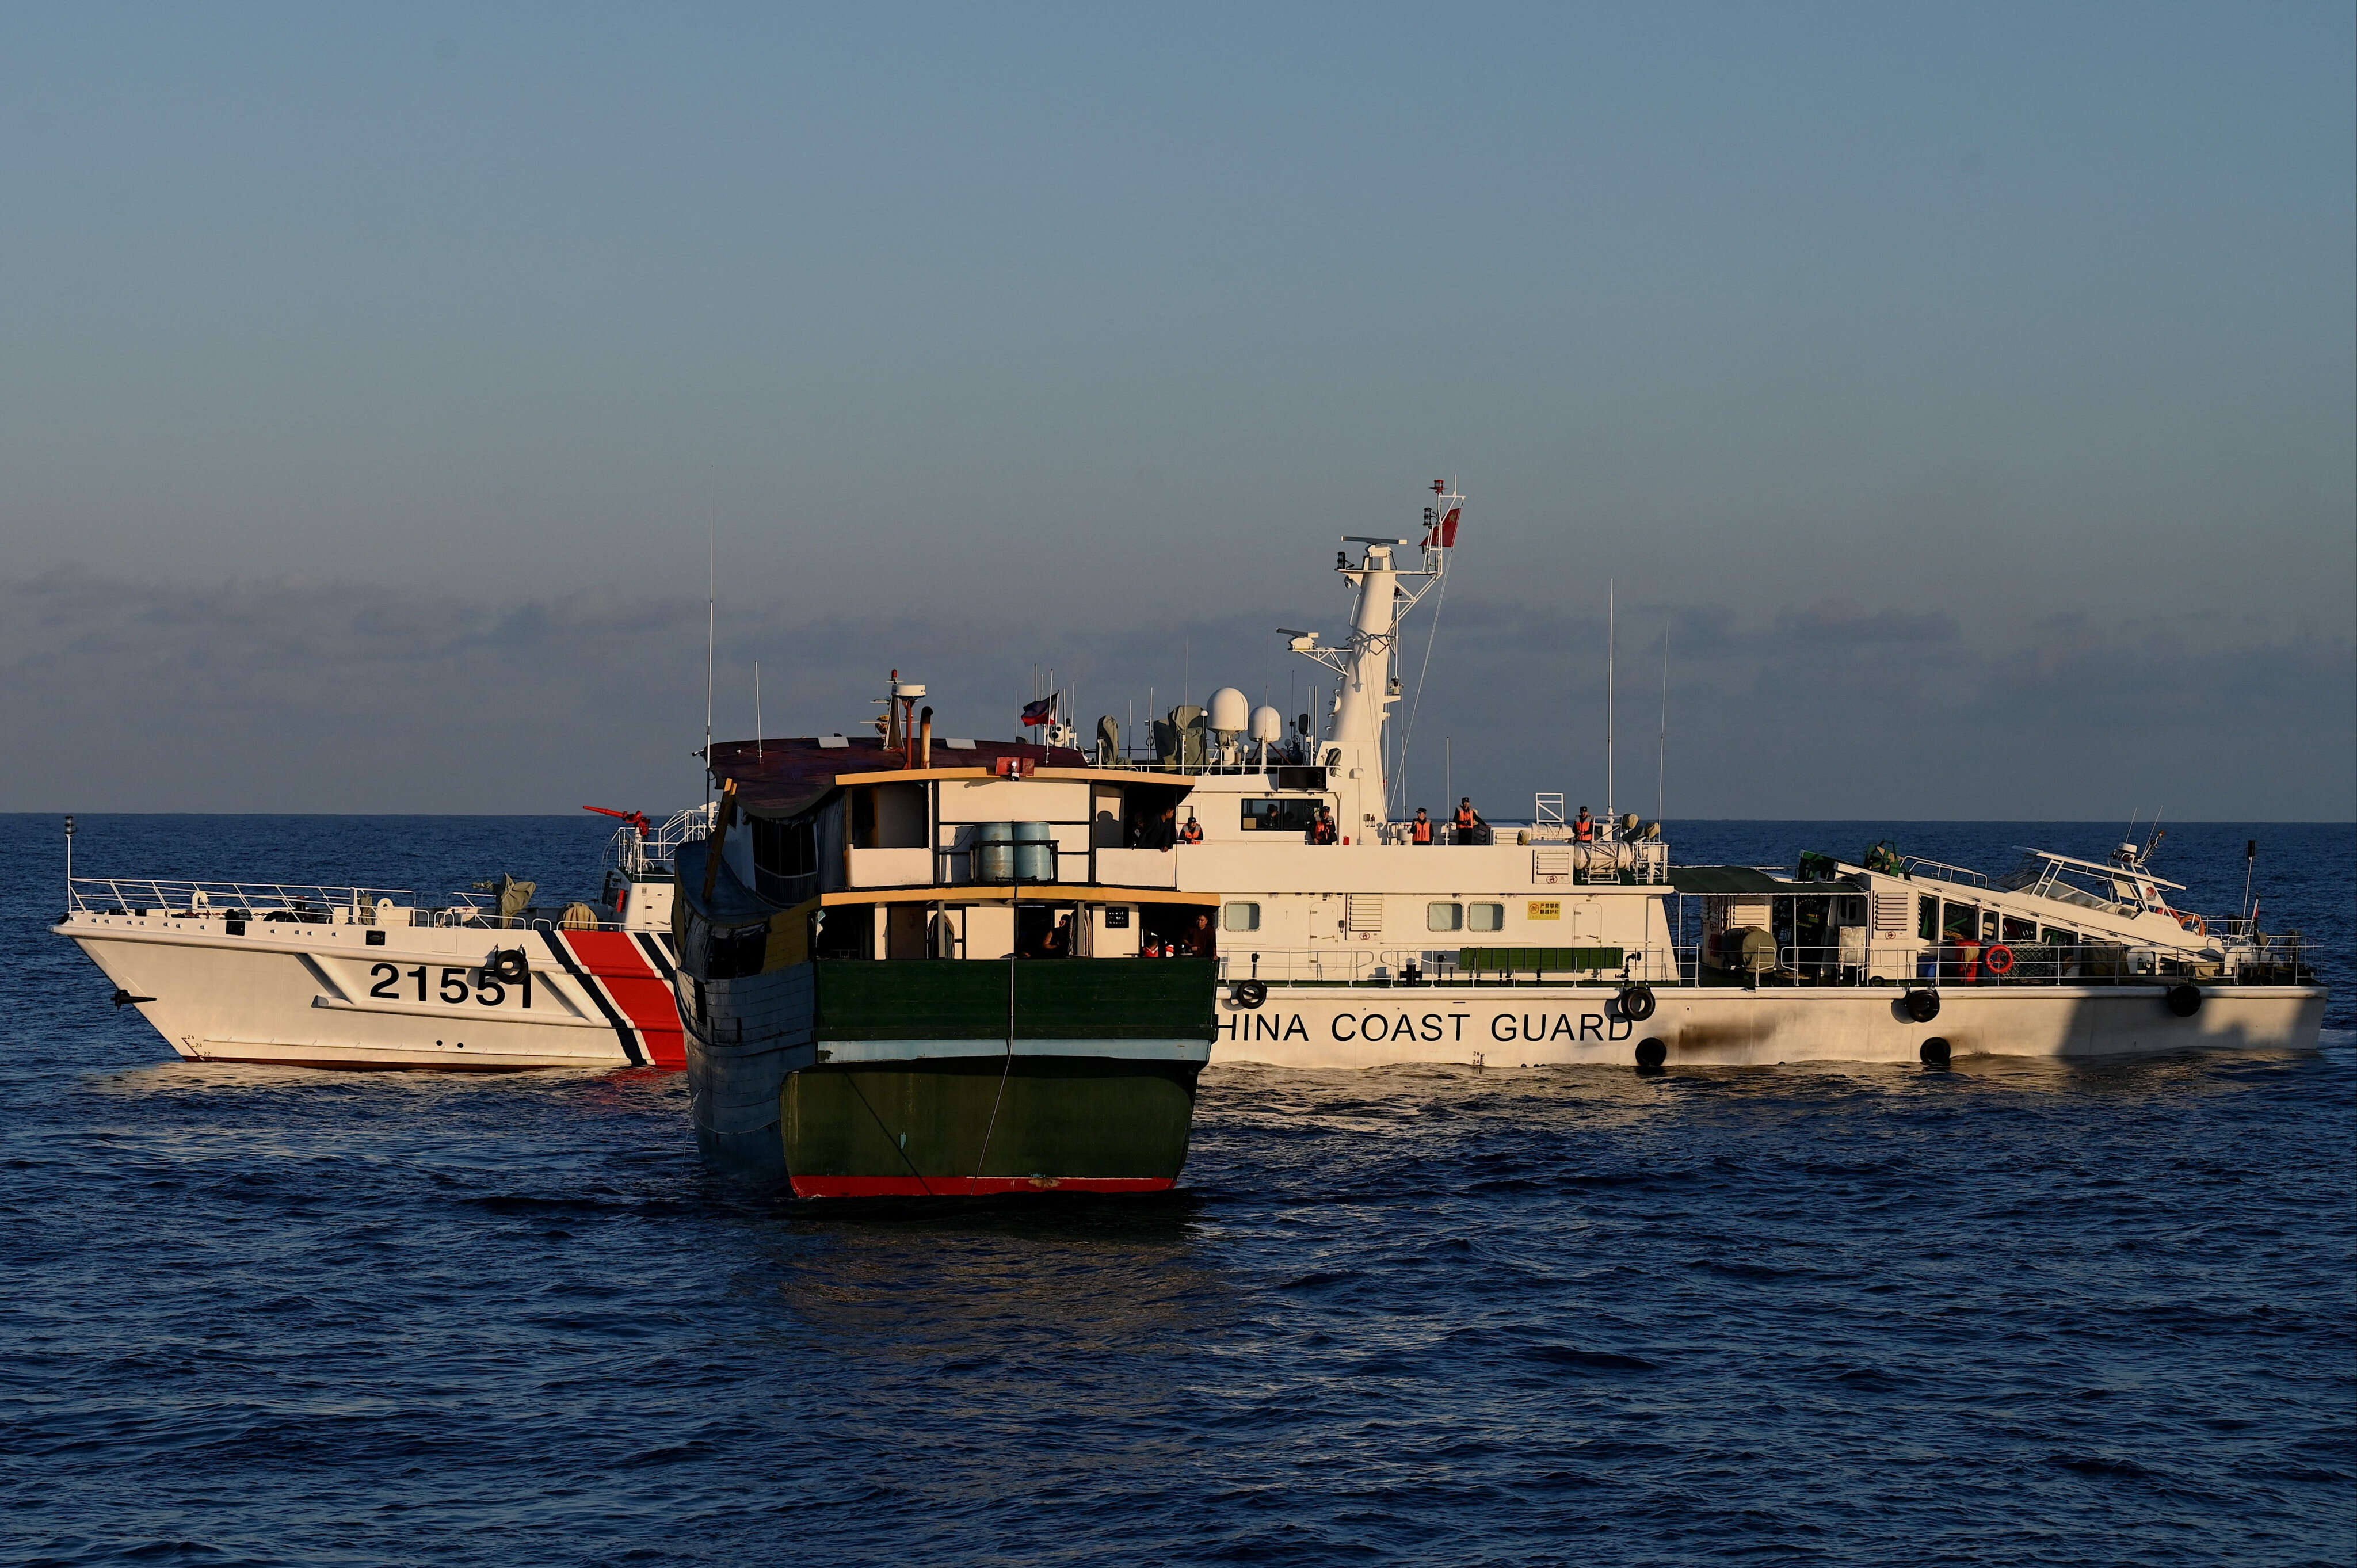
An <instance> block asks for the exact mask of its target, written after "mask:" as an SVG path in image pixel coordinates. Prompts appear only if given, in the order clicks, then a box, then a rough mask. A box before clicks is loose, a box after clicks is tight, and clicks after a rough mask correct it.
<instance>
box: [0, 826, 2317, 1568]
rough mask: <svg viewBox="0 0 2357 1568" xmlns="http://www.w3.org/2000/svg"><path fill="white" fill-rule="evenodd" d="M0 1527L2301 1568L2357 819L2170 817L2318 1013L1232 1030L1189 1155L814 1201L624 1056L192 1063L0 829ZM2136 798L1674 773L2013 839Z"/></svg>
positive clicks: (103, 1552) (426, 840) (578, 829)
mask: <svg viewBox="0 0 2357 1568" xmlns="http://www.w3.org/2000/svg"><path fill="white" fill-rule="evenodd" d="M7 825H8V826H9V828H10V829H11V839H10V842H11V843H15V844H16V845H17V846H18V847H17V849H16V851H15V852H13V853H12V854H11V855H10V856H9V857H8V858H7V859H6V860H5V862H0V881H5V897H6V904H5V907H6V908H9V909H12V910H15V911H16V934H17V936H18V939H19V940H22V941H23V942H24V943H25V944H26V945H25V947H24V948H23V949H21V950H19V951H18V954H17V956H16V959H15V960H13V961H10V962H9V964H8V965H7V966H6V967H5V972H0V1002H5V1006H0V1019H5V1047H6V1052H7V1057H6V1074H7V1077H6V1081H7V1085H8V1090H9V1093H8V1105H7V1116H6V1120H5V1123H0V1173H5V1174H0V1332H5V1344H6V1347H7V1353H6V1355H5V1358H0V1559H5V1560H7V1561H10V1562H16V1563H113V1562H118V1561H120V1562H139V1563H208V1564H228V1563H517V1562H533V1563H592V1562H594V1563H615V1562H624V1563H756V1562H759V1563H770V1562H796V1563H896V1564H905V1563H1215V1562H1228V1561H1251V1562H1256V1563H1266V1562H1275V1563H1288V1562H1292V1563H1417V1564H1424V1563H1430V1564H1457V1563H1574V1562H1576V1563H1663V1564H1670V1563H1695V1562H1706V1561H1716V1560H1741V1561H1744V1562H1747V1563H1784V1562H1803V1563H1875V1564H1882V1563H1910V1564H1921V1563H2222V1562H2233V1563H2349V1562H2351V1561H2352V1560H2357V1526H2352V1515H2357V1505H2352V1498H2357V1336H2352V1329H2351V1325H2352V1322H2357V1302H2352V1282H2357V1203H2352V1197H2357V1194H2352V1169H2351V1162H2352V1147H2357V1114H2353V1113H2352V1112H2353V1111H2357V1106H2352V1099H2353V1098H2357V1097H2352V1088H2357V1037H2352V1033H2351V1026H2352V994H2357V993H2352V980H2357V975H2352V951H2353V950H2357V940H2352V938H2357V908H2352V891H2351V874H2352V869H2357V832H2352V829H2351V828H2350V827H2348V826H2346V825H2333V826H2309V827H2300V826H2283V825H2268V826H2264V827H2258V828H2245V827H2244V826H2241V825H2236V824H2190V825H2187V826H2185V827H2182V828H2179V829H2173V830H2172V831H2171V835H2170V837H2169V840H2168V841H2167V844H2166V846H2165V853H2164V854H2163V857H2162V859H2161V862H2160V865H2161V868H2162V869H2163V870H2164V872H2165V873H2167V874H2169V875H2173V876H2175V877H2176V878H2177V879H2179V880H2181V881H2185V882H2188V883H2190V884H2191V885H2192V887H2193V889H2194V891H2193V893H2192V894H2191V895H2190V896H2189V898H2188V900H2187V902H2189V903H2190V904H2191V905H2192V906H2193V907H2195V908H2204V909H2211V910H2219V909H2227V910H2231V909H2232V908H2234V907H2235V906H2236V905H2237V904H2238V903H2239V902H2240V900H2241V894H2242V880H2243V870H2244V863H2243V856H2242V850H2243V843H2244V839H2245V838H2246V837H2250V836H2254V835H2255V836H2256V837H2257V838H2258V839H2259V840H2260V859H2259V862H2258V871H2259V878H2258V880H2259V886H2260V887H2261V889H2262V892H2263V895H2264V899H2265V902H2264V904H2263V913H2264V916H2265V918H2266V923H2267V924H2268V925H2269V926H2270V927H2275V926H2298V927H2300V928H2301V929H2304V930H2306V931H2307V932H2308V933H2309V937H2310V939H2311V940H2312V941H2313V942H2315V943H2316V945H2317V951H2318V957H2319V966H2320V967H2321V968H2322V969H2323V970H2324V971H2325V972H2326V974H2327V977H2328V978H2329V979H2330V981H2331V982H2332V983H2334V985H2335V986H2336V994H2335V997H2334V1001H2333V1004H2332V1012H2331V1017H2330V1025H2331V1027H2330V1029H2329V1031H2328V1034H2327V1036H2326V1044H2325V1046H2324V1047H2323V1049H2322V1050H2321V1051H2319V1052H2316V1053H2307V1054H2300V1053H2282V1054H2272V1053H2271V1054H2255V1055H2246V1056H2233V1057H2220V1058H2167V1059H2158V1060H2151V1061H2139V1062H2134V1063H2121V1064H2110V1065H2104V1066H2098V1067H2066V1066H2053V1065H2044V1064H2032V1063H2025V1062H2001V1061H1986V1060H1984V1061H1971V1062H1966V1063H1964V1064H1961V1065H1960V1066H1958V1067H1957V1068H1955V1069H1952V1070H1946V1071H1936V1070H1930V1069H1898V1068H1881V1067H1877V1068H1826V1067H1818V1068H1778V1069H1716V1070H1708V1071H1695V1072H1673V1073H1669V1074H1666V1075H1663V1076H1659V1077H1652V1078H1639V1077H1638V1076H1636V1075H1635V1074H1634V1073H1632V1072H1629V1071H1625V1070H1621V1069H1575V1070H1565V1071H1547V1072H1537V1071H1533V1072H1522V1071H1512V1072H1501V1071H1495V1070H1492V1071H1488V1072H1474V1071H1471V1070H1461V1071H1460V1070H1455V1069H1414V1070H1398V1071H1391V1072H1383V1073H1371V1074H1343V1073H1332V1074H1328V1073H1283V1072H1275V1071H1271V1070H1266V1069H1224V1070H1215V1071H1213V1072H1211V1073H1210V1074H1208V1075H1207V1076H1206V1077H1205V1079H1204V1084H1203V1093H1202V1101H1201V1109H1200V1115H1199V1118H1198V1122H1197V1137H1196V1144H1195V1152H1194V1155H1193V1158H1192V1160H1191V1162H1190V1164H1189V1168H1188V1173H1187V1177H1186V1187H1185V1190H1184V1192H1183V1193H1182V1194H1181V1195H1179V1196H1178V1197H1173V1198H1171V1199H1169V1200H1167V1201H1154V1202H1146V1203H1125V1202H1103V1201H1095V1202H1091V1201H1071V1200H1053V1201H1049V1202H1021V1203H1014V1204H1006V1205H996V1206H985V1207H979V1208H955V1207H951V1208H915V1209H898V1210H886V1211H876V1210H868V1211H854V1210H840V1209H826V1208H814V1207H813V1208H795V1207H792V1206H790V1205H784V1204H780V1203H778V1202H776V1201H774V1200H771V1199H770V1198H768V1197H765V1196H763V1195H761V1194H759V1193H752V1192H748V1191H745V1190H742V1189H737V1188H733V1187H729V1186H727V1185H726V1184H723V1183H720V1182H718V1181H716V1180H714V1179H712V1178H710V1177H708V1176H705V1174H704V1173H703V1172H702V1171H701V1170H700V1169H699V1167H698V1165H697V1164H696V1161H695V1158H694V1150H693V1143H692V1139H691V1137H690V1135H689V1132H688V1127H687V1121H686V1107H685V1095H684V1092H683V1085H682V1082H681V1080H680V1079H678V1078H677V1077H675V1076H666V1075H662V1074H657V1073H651V1072H618V1073H612V1074H595V1075H592V1074H522V1075H515V1076H510V1077H499V1078H489V1079H480V1078H466V1077H457V1076H444V1075H437V1074H339V1073H329V1072H307V1071H302V1070H298V1069H264V1068H239V1067H221V1066H206V1065H198V1064H184V1063H179V1062H177V1061H175V1060H173V1059H172V1058H170V1056H169V1055H168V1053H167V1049H166V1047H164V1045H163V1044H162V1042H161V1041H160V1040H158V1039H156V1037H155V1036H153V1035H152V1033H151V1032H149V1031H148V1030H147V1029H146V1027H145V1025H144V1024H143V1023H142V1022H141V1021H140V1020H139V1019H138V1018H137V1017H136V1015H135V1014H133V1013H131V1012H130V1011H128V1010H125V1011H123V1012H117V1011H116V1010H115V1009H113V1008H112V1007H110V1006H109V1005H108V1004H107V1000H106V998H107V993H108V987H107V985H106V983H104V981H103V980H102V977H101V976H100V975H99V974H98V972H96V971H95V970H94V969H93V968H91V966H90V964H89V963H88V962H87V961H85V960H83V959H82V958H81V955H80V953H79V952H78V951H76V950H73V949H72V948H71V947H70V945H69V944H67V943H65V942H63V941H61V940H59V939H56V938H53V937H51V936H49V935H48V933H47V931H46V929H45V928H46V926H47V925H48V921H49V919H50V918H52V917H53V915H54V913H55V911H56V909H57V908H59V904H60V898H59V893H58V890H57V889H58V878H59V876H60V875H61V874H62V873H61V866H60V864H59V856H58V855H57V854H56V853H55V850H56V844H55V827H56V823H55V820H54V819H52V818H29V817H24V818H15V819H11V820H9V821H8V823H7ZM2117 832H2118V825H2117V824H2035V825H2033V824H2005V823H1943V824H1929V823H1917V824H1904V825H1898V824H1873V823H1833V824H1829V823H1767V822H1745V823H1734V822H1721V823H1693V824H1684V825H1680V826H1678V827H1677V831H1676V833H1675V840H1676V846H1677V851H1678V858H1679V859H1680V860H1682V861H1715V860H1724V861H1730V862H1738V863H1745V864H1768V863H1784V864H1789V863H1790V862H1791V860H1792V857H1793V855H1794V854H1796V853H1797V852H1798V851H1799V850H1801V849H1803V848H1822V849H1825V850H1828V851H1832V852H1835V853H1839V854H1846V855H1855V854H1857V853H1858V852H1859V850H1861V849H1862V848H1863V846H1864V845H1865V844H1866V843H1869V842H1871V841H1872V840H1874V839H1877V838H1880V837H1885V836H1889V837H1894V838H1897V839H1898V840H1899V841H1900V844H1901V847H1902V848H1905V849H1907V850H1909V851H1910V852H1915V853H1922V854H1932V855H1935V856H1937V857H1939V858H1941V859H1944V860H1951V861H1957V862H1962V863H1965V864H1972V865H1986V866H1988V867H1990V868H1991V869H1996V868H2001V867H2002V866H2003V865H2005V864H2007V863H2008V862H2009V861H2010V859H2011V858H2012V850H2013V847H2014V846H2016V845H2019V844H2023V843H2040V844H2043V845H2046V846H2048V847H2052V848H2058V849H2064V850H2072V851H2077V852H2079V853H2085V854H2101V853H2102V852H2103V851H2104V849H2105V848H2106V847H2108V845H2109V844H2110V843H2114V842H2116V834H2117ZM603 837H604V834H603V832H602V829H601V826H600V825H599V824H597V823H594V822H588V821H567V820H564V819H543V818H522V819H437V818H403V819H392V818H366V819H358V818H330V817H296V818H245V817H229V818H221V817H214V818H203V817H145V818H138V817H86V818H84V819H83V820H82V832H81V837H80V838H79V839H78V841H77V843H76V846H75V847H76V862H77V869H78V870H81V871H82V872H83V873H85V874H91V873H103V872H118V873H139V874H147V875H242V876H248V877H262V876H274V877H282V878H288V879H297V878H299V879H302V880H307V881H314V880H316V881H323V882H325V881H336V880H349V879H355V878H357V879H360V880H363V881H366V882H369V883H371V884H376V885H390V886H433V887H446V886H454V885H457V884H461V883H463V882H465V881H469V880H473V879H475V878H478V877H484V876H489V875H494V874H496V873H497V872H499V871H500V870H509V871H512V872H514V873H515V874H516V875H522V876H535V877H537V878H538V879H539V880H540V881H541V883H542V886H543V889H544V893H548V892H558V891H587V890H588V889H589V888H590V887H591V886H593V863H594V859H595V854H596V851H597V847H598V845H599V843H601V842H602V840H603Z"/></svg>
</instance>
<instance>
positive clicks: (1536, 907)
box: [1523, 898, 1563, 920]
mask: <svg viewBox="0 0 2357 1568" xmlns="http://www.w3.org/2000/svg"><path fill="white" fill-rule="evenodd" d="M1523 918H1524V919H1529V920H1560V919H1562V918H1563V901H1562V900H1561V899H1558V898H1534V899H1532V900H1531V901H1530V903H1529V904H1528V905H1527V906H1525V908H1524V912H1523Z"/></svg>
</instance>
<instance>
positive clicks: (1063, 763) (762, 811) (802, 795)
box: [708, 735, 1089, 818]
mask: <svg viewBox="0 0 2357 1568" xmlns="http://www.w3.org/2000/svg"><path fill="white" fill-rule="evenodd" d="M932 747H933V758H932V762H933V767H934V768H995V767H996V766H997V764H998V759H999V758H1000V757H1021V758H1023V759H1024V760H1025V761H1027V762H1028V763H1030V764H1031V765H1032V766H1033V767H1035V768H1086V767H1088V766H1089V758H1088V757H1086V756H1084V755H1083V754H1082V753H1080V752H1077V751H1073V750H1071V749H1069V748H1067V747H1064V746H1039V745H1035V744H1034V743H1032V742H1030V741H1028V740H935V741H934V742H933V743H932ZM708 766H709V768H710V770H711V773H712V779H713V782H714V783H715V784H718V783H720V782H721V781H722V780H724V779H735V780H736V781H737V807H738V809H739V810H742V811H751V812H754V813H756V814H758V815H760V816H764V817H780V818H783V817H799V816H801V815H802V813H803V812H805V811H809V810H811V808H813V806H816V805H817V804H818V803H819V802H820V801H822V800H825V799H826V796H827V793H828V792H829V791H830V790H832V789H834V787H835V779H836V778H837V777H838V776H840V775H843V774H847V773H888V772H893V771H895V770H899V771H917V769H914V768H911V767H910V758H909V749H908V748H906V747H902V746H886V745H885V744H884V742H883V740H882V739H881V738H880V737H878V736H856V735H855V736H832V735H831V736H799V737H794V738H789V739H784V740H758V741H755V740H732V741H716V742H715V743H713V746H712V756H711V758H710V760H709V763H708Z"/></svg>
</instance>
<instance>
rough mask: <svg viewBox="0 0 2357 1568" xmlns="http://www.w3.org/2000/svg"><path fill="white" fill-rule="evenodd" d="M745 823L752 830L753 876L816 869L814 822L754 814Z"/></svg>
mask: <svg viewBox="0 0 2357 1568" xmlns="http://www.w3.org/2000/svg"><path fill="white" fill-rule="evenodd" d="M748 825H749V826H750V827H751V828H752V830H753V874H754V875H755V876H756V877H787V876H809V875H814V874H815V873H816V872H817V870H818V827H817V824H815V823H813V822H810V821H809V820H807V819H805V820H803V821H802V822H771V821H770V820H769V819H768V818H766V817H755V818H753V819H752V820H751V821H750V822H749V823H748ZM764 891H766V889H764Z"/></svg>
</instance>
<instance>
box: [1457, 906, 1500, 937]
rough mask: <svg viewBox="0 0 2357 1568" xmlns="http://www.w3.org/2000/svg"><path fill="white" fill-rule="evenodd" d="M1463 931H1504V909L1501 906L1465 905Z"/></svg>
mask: <svg viewBox="0 0 2357 1568" xmlns="http://www.w3.org/2000/svg"><path fill="white" fill-rule="evenodd" d="M1465 929H1467V930H1469V931H1501V930H1504V929H1506V907H1505V906H1504V905H1503V904H1468V905H1466V906H1465Z"/></svg>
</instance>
